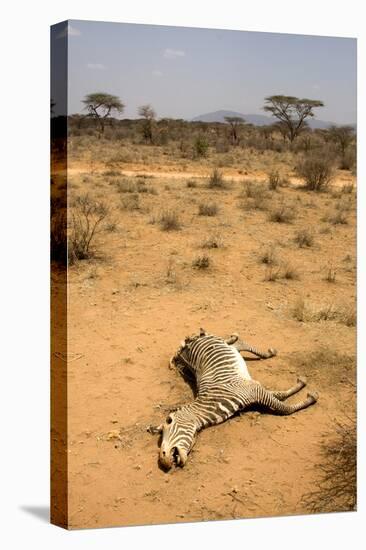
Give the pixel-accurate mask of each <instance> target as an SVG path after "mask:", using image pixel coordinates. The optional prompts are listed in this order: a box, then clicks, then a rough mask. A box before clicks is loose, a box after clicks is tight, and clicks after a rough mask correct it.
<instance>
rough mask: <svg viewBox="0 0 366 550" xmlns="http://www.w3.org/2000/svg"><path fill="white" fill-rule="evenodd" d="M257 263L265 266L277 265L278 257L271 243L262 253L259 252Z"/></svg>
mask: <svg viewBox="0 0 366 550" xmlns="http://www.w3.org/2000/svg"><path fill="white" fill-rule="evenodd" d="M259 261H260V262H261V263H263V264H266V265H271V266H273V265H277V264H278V256H277V252H276V248H275V245H274V244H273V243H272V244H271V245H270V246H268V247H267V248H266V249H265V250H264V251H261V252H260V254H259Z"/></svg>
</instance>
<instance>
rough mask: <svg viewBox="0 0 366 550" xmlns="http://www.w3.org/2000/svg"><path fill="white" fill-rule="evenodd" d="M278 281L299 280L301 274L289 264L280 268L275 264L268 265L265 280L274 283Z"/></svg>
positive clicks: (283, 264) (284, 264)
mask: <svg viewBox="0 0 366 550" xmlns="http://www.w3.org/2000/svg"><path fill="white" fill-rule="evenodd" d="M278 279H287V280H295V279H299V274H298V272H297V271H296V269H295V268H294V267H293V266H292V265H290V264H289V263H282V264H281V265H279V266H276V265H274V264H270V265H267V267H266V271H265V274H264V280H265V281H272V282H273V281H277V280H278Z"/></svg>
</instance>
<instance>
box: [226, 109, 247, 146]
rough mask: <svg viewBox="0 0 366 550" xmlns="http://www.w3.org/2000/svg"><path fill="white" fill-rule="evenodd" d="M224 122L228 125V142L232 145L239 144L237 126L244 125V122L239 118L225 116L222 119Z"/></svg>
mask: <svg viewBox="0 0 366 550" xmlns="http://www.w3.org/2000/svg"><path fill="white" fill-rule="evenodd" d="M224 119H225V122H227V123H228V124H229V125H230V134H229V135H230V141H231V144H232V145H238V144H239V134H238V130H239V126H240V125H241V124H245V120H244V119H243V118H242V117H240V116H226V117H224Z"/></svg>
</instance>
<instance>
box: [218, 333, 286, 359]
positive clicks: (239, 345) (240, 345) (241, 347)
mask: <svg viewBox="0 0 366 550" xmlns="http://www.w3.org/2000/svg"><path fill="white" fill-rule="evenodd" d="M225 342H226V343H227V344H228V345H229V346H234V348H236V349H237V350H238V351H239V352H240V351H249V352H250V353H253V354H254V355H256V356H257V357H260V358H261V359H269V358H270V357H274V356H275V355H277V351H276V350H275V349H274V348H269V349H268V351H261V350H259V349H257V348H253V347H252V346H250V345H249V344H248V343H247V342H244V340H240V339H239V336H238V335H237V334H235V333H234V334H232V335H231V336H230V337H229V338H228V339H227V340H225Z"/></svg>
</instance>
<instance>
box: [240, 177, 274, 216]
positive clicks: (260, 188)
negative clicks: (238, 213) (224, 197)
mask: <svg viewBox="0 0 366 550" xmlns="http://www.w3.org/2000/svg"><path fill="white" fill-rule="evenodd" d="M269 196H270V195H269V193H268V190H267V189H266V188H265V187H264V185H263V184H262V183H257V182H252V181H247V182H245V183H244V185H243V189H242V191H241V193H240V195H239V197H240V198H241V199H242V200H241V202H240V204H239V206H240V208H243V209H244V210H267V208H268V199H269Z"/></svg>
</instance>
